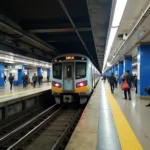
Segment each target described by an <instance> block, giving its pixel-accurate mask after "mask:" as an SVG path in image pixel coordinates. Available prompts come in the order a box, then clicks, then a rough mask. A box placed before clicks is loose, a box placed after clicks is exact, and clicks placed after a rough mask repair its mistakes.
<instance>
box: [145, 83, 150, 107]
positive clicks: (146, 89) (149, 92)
mask: <svg viewBox="0 0 150 150" xmlns="http://www.w3.org/2000/svg"><path fill="white" fill-rule="evenodd" d="M145 92H146V93H147V94H149V95H150V86H148V87H147V88H145ZM145 106H146V107H150V103H149V104H147V105H145Z"/></svg>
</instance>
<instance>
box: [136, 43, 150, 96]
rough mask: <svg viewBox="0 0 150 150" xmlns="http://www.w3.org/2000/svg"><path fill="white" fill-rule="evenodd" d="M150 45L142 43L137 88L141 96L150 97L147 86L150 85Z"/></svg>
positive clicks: (138, 58)
mask: <svg viewBox="0 0 150 150" xmlns="http://www.w3.org/2000/svg"><path fill="white" fill-rule="evenodd" d="M149 78H150V45H140V46H139V47H138V57H137V79H138V83H137V87H138V88H137V89H138V94H139V95H140V97H141V98H146V97H148V94H147V93H146V92H145V88H146V87H147V86H150V79H149Z"/></svg>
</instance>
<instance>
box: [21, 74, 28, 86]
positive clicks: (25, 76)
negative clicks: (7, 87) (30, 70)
mask: <svg viewBox="0 0 150 150" xmlns="http://www.w3.org/2000/svg"><path fill="white" fill-rule="evenodd" d="M22 80H23V88H26V86H27V83H28V76H27V75H26V74H25V73H24V75H23V77H22Z"/></svg>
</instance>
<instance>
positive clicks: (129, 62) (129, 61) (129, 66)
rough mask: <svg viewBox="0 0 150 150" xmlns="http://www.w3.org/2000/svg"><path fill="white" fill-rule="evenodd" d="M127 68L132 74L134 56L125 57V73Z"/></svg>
mask: <svg viewBox="0 0 150 150" xmlns="http://www.w3.org/2000/svg"><path fill="white" fill-rule="evenodd" d="M126 70H129V71H130V74H132V56H126V57H125V59H124V73H125V72H126Z"/></svg>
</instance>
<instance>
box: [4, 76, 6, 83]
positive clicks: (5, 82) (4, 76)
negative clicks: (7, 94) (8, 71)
mask: <svg viewBox="0 0 150 150" xmlns="http://www.w3.org/2000/svg"><path fill="white" fill-rule="evenodd" d="M4 82H5V83H6V75H5V74H4Z"/></svg>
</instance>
